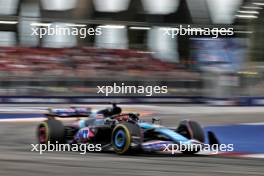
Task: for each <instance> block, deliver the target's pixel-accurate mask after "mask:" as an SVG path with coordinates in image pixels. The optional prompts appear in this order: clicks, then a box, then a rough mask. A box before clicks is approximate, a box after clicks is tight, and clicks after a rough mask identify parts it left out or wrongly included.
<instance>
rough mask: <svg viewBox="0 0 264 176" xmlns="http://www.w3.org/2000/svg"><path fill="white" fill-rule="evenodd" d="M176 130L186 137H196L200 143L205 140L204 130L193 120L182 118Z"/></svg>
mask: <svg viewBox="0 0 264 176" xmlns="http://www.w3.org/2000/svg"><path fill="white" fill-rule="evenodd" d="M177 132H178V133H180V134H181V135H183V136H185V137H186V138H188V139H196V140H198V141H200V142H202V143H203V142H204V141H205V136H204V130H203V128H202V127H201V125H200V124H199V123H197V122H195V121H191V120H184V121H182V122H180V124H179V126H178V128H177Z"/></svg>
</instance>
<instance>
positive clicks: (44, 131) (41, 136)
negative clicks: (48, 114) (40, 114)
mask: <svg viewBox="0 0 264 176" xmlns="http://www.w3.org/2000/svg"><path fill="white" fill-rule="evenodd" d="M37 137H38V141H39V143H40V144H47V143H48V141H49V142H50V143H51V144H55V143H56V142H57V143H64V126H63V124H62V123H61V122H60V121H58V120H55V119H50V120H47V121H45V122H42V123H41V124H39V126H38V128H37Z"/></svg>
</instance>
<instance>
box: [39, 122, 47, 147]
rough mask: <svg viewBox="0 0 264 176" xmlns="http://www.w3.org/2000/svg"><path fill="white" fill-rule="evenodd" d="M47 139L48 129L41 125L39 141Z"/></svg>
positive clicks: (43, 141)
mask: <svg viewBox="0 0 264 176" xmlns="http://www.w3.org/2000/svg"><path fill="white" fill-rule="evenodd" d="M46 139H47V129H46V127H44V126H41V127H39V143H41V144H44V143H46Z"/></svg>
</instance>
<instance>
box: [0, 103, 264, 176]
mask: <svg viewBox="0 0 264 176" xmlns="http://www.w3.org/2000/svg"><path fill="white" fill-rule="evenodd" d="M160 108H162V107H160ZM148 110H149V109H148ZM165 112H167V110H166V111H164V112H162V111H161V112H160V113H159V114H155V115H159V116H162V119H163V123H164V125H169V126H172V124H175V125H176V124H177V122H178V121H179V120H181V119H183V118H190V119H196V120H198V121H200V122H201V123H202V124H203V125H207V124H223V123H249V122H250V123H254V122H261V121H262V122H263V114H261V113H251V114H243V113H241V114H228V113H223V115H221V114H217V115H215V116H212V114H200V115H197V116H195V115H193V114H178V115H177V116H176V117H175V114H170V113H165ZM181 115H182V116H181ZM183 116H184V117H183ZM248 117H250V118H248ZM144 118H145V119H147V120H150V119H151V116H147V117H144ZM36 125H37V122H20V123H16V122H2V123H0V140H1V141H0V175H1V176H21V175H25V176H42V175H43V176H44V175H45V176H47V175H53V176H56V175H64V176H79V175H91V176H92V175H95V176H97V175H105V176H112V175H113V176H114V175H122V176H125V175H127V176H130V175H149V176H156V175H166V176H170V175H173V176H175V175H182V176H185V175H188V176H189V175H191V176H192V175H193V176H197V175H208V176H217V175H230V176H236V175H264V162H263V159H256V158H236V157H223V156H202V155H196V156H184V155H181V154H177V155H175V156H171V155H164V154H157V155H156V154H155V155H154V154H138V155H136V156H119V155H116V154H114V153H111V152H109V153H87V154H85V155H80V154H79V153H78V152H63V153H62V152H50V153H44V154H42V155H40V154H39V153H37V152H31V151H30V150H31V146H30V144H31V143H36V138H35V127H36Z"/></svg>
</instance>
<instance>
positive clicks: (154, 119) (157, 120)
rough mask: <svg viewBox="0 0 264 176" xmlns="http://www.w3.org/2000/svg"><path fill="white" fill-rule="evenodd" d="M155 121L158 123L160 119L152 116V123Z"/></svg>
mask: <svg viewBox="0 0 264 176" xmlns="http://www.w3.org/2000/svg"><path fill="white" fill-rule="evenodd" d="M156 122H159V123H158V124H160V119H159V118H155V117H154V118H152V124H156Z"/></svg>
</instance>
